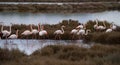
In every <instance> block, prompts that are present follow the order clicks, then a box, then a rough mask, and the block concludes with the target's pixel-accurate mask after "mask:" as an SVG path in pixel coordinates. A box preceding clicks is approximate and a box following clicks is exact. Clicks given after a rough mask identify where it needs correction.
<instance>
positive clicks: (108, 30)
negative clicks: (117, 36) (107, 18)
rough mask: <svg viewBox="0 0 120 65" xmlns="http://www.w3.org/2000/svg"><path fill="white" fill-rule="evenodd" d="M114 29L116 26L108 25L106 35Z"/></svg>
mask: <svg viewBox="0 0 120 65" xmlns="http://www.w3.org/2000/svg"><path fill="white" fill-rule="evenodd" d="M115 29H116V26H114V25H113V24H111V25H110V28H108V29H107V30H106V31H105V32H106V33H108V32H112V31H113V30H115Z"/></svg>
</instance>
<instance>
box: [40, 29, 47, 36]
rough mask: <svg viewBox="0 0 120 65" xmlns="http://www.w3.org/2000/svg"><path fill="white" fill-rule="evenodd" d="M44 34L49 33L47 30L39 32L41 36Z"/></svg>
mask: <svg viewBox="0 0 120 65" xmlns="http://www.w3.org/2000/svg"><path fill="white" fill-rule="evenodd" d="M43 35H47V31H46V30H41V31H40V32H39V36H43Z"/></svg>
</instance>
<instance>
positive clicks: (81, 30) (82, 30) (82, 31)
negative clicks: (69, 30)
mask: <svg viewBox="0 0 120 65" xmlns="http://www.w3.org/2000/svg"><path fill="white" fill-rule="evenodd" d="M89 32H91V30H90V29H87V30H86V31H85V29H80V30H79V31H78V32H77V35H80V36H83V35H88V33H89ZM79 39H80V38H79Z"/></svg>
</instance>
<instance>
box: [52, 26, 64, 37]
mask: <svg viewBox="0 0 120 65" xmlns="http://www.w3.org/2000/svg"><path fill="white" fill-rule="evenodd" d="M64 27H65V26H64V25H63V26H61V30H56V31H55V32H54V34H55V39H57V37H58V39H61V36H60V35H62V34H64V29H63V28H64Z"/></svg>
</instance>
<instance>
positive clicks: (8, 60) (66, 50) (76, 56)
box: [0, 44, 120, 65]
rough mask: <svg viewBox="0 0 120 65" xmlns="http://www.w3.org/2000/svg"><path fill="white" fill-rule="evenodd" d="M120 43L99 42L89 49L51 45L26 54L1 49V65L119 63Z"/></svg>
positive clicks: (110, 64)
mask: <svg viewBox="0 0 120 65" xmlns="http://www.w3.org/2000/svg"><path fill="white" fill-rule="evenodd" d="M119 47H120V45H101V44H97V45H95V46H93V47H91V48H89V49H86V48H80V47H78V46H74V45H72V46H71V45H68V46H63V45H50V46H47V47H44V48H43V49H41V50H37V51H35V52H34V53H33V54H32V55H30V56H26V55H24V54H23V53H21V52H19V51H18V50H15V51H14V50H13V51H8V50H3V49H0V65H21V64H22V65H119V64H120V56H119V55H120V48H119Z"/></svg>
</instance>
